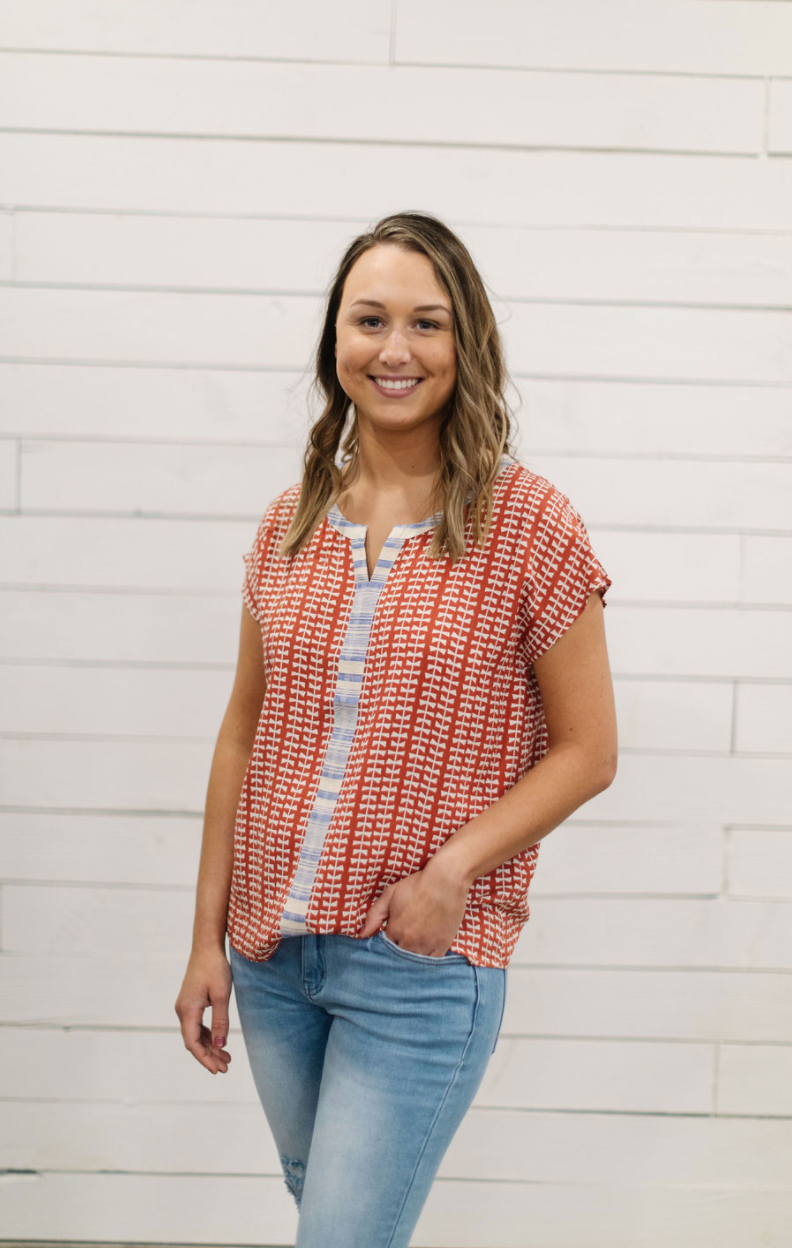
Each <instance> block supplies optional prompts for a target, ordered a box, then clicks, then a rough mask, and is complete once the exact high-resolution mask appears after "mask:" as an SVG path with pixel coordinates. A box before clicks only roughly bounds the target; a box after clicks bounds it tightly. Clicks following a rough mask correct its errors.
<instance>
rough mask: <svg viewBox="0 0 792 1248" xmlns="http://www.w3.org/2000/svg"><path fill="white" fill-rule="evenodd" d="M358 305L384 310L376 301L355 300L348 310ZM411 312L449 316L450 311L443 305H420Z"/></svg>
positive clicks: (383, 305)
mask: <svg viewBox="0 0 792 1248" xmlns="http://www.w3.org/2000/svg"><path fill="white" fill-rule="evenodd" d="M359 303H365V304H366V305H367V306H368V307H370V308H382V309H383V310H384V308H385V304H384V303H380V302H379V301H378V300H377V299H356V300H355V302H354V303H351V304H350V305H349V307H350V310H351V309H352V308H356V307H357V305H358V304H359ZM413 312H448V313H449V315H450V313H451V309H450V308H447V307H446V306H445V304H444V303H422V304H421V305H420V306H419V307H417V308H413Z"/></svg>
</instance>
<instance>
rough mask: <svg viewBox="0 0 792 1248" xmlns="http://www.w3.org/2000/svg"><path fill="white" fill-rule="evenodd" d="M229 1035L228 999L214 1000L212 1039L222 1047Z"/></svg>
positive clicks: (218, 1046) (217, 1045)
mask: <svg viewBox="0 0 792 1248" xmlns="http://www.w3.org/2000/svg"><path fill="white" fill-rule="evenodd" d="M227 1035H228V1001H227V1000H226V1001H212V1040H213V1042H214V1044H215V1047H217V1048H222V1047H223V1045H224V1044H225V1042H226V1036H227Z"/></svg>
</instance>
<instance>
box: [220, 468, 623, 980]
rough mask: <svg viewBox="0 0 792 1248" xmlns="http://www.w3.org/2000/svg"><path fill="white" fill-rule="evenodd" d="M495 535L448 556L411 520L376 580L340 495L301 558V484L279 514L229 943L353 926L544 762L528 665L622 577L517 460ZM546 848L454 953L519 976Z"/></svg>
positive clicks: (393, 538) (519, 858) (267, 531)
mask: <svg viewBox="0 0 792 1248" xmlns="http://www.w3.org/2000/svg"><path fill="white" fill-rule="evenodd" d="M493 488H494V507H493V518H492V526H491V529H490V532H489V536H488V538H487V541H486V544H485V546H484V547H483V548H479V547H474V546H473V545H472V541H471V528H472V526H471V522H470V521H468V525H467V538H468V551H467V554H466V555H465V556H464V557H463V558H462V559H461V560H458V561H457V563H456V564H455V565H452V564H451V562H450V559H449V558H448V557H447V556H444V557H442V558H441V559H439V560H435V559H431V558H429V557H428V555H427V549H428V547H429V544H430V542H431V538H432V532H431V531H432V528H433V526H434V525H435V523H436V522H437V519H438V517H439V515H440V514H441V513H437V514H436V515H435V516H433V517H431V518H430V519H427V520H424V521H421V522H420V523H418V524H405V525H396V526H395V527H394V528H393V529H392V531H391V533H390V534H389V536H388V539H387V540H386V542H385V545H384V546H383V549H382V553H381V555H380V558H379V560H378V563H377V566H376V568H375V569H374V575H373V576H372V578H371V580H369V577H368V569H367V566H366V553H365V545H364V543H365V537H366V528H365V526H364V525H362V524H353V523H352V522H351V521H349V520H347V519H346V518H345V517H344V516H343V515H342V514H341V512H340V511H339V510H338V507H337V506H335V505H334V506H332V507H331V508H330V509H329V510H328V512H327V514H326V516H325V517H324V518H323V519H322V521H321V522H320V523H319V525H318V526H317V527H316V529H315V530H314V533H313V535H312V536H311V538H310V540H309V541H308V543H307V544H306V545H305V546H304V547H303V549H302V550H301V551H300V552H299V553H298V554H296V555H291V556H288V557H287V558H280V557H279V556H278V554H277V548H278V546H279V544H280V542H281V540H282V539H283V536H284V534H285V533H286V530H287V528H288V526H289V521H290V519H291V516H292V515H293V513H294V509H295V507H296V505H297V501H298V498H299V494H300V484H299V483H298V484H296V485H292V486H289V487H288V488H287V489H285V490H284V491H283V492H282V493H280V494H279V495H278V496H277V497H276V498H274V499H273V501H272V502H271V503H270V504H269V506H268V507H267V509H266V511H265V513H264V516H263V518H262V520H261V523H260V524H259V527H258V530H257V532H256V535H255V539H254V542H253V546H252V548H251V550H250V551H249V552H248V554H246V555H245V556H244V561H245V575H244V581H243V587H242V595H243V600H244V602H245V604H246V605H247V607H248V610H249V611H250V612H251V614H252V615H253V616H254V617H255V618H256V620H257V621H258V622H259V625H260V627H261V633H262V641H263V652H264V667H265V676H266V692H265V696H264V703H263V705H262V708H261V716H260V719H259V723H258V728H257V731H256V736H255V741H254V744H253V749H252V752H251V755H250V761H249V763H248V767H247V771H246V773H245V778H244V783H243V787H242V793H241V796H240V800H239V805H238V809H237V813H236V822H235V834H234V865H233V875H232V881H231V891H230V897H229V910H228V935H229V939H230V942H231V944H232V945H233V947H234V948H235V949H237V950H238V951H239V952H240V953H241V954H243V955H244V956H245V957H247V958H250V959H252V960H254V961H266V960H267V959H268V958H270V957H271V956H272V954H273V953H274V952H275V949H276V948H277V946H278V944H279V943H280V941H281V939H283V938H287V937H289V936H299V935H301V934H305V933H308V932H311V933H322V932H335V933H344V934H345V935H348V936H353V937H354V936H357V934H358V931H359V929H360V927H361V925H362V923H363V921H364V919H365V917H366V913H367V911H368V909H369V907H370V906H371V904H372V903H373V902H374V901H375V899H376V898H377V897H378V896H379V895H380V893H382V891H383V890H384V889H385V887H386V885H388V884H391V883H394V882H395V881H397V880H400V879H402V878H404V877H405V876H407V875H410V874H412V873H413V872H415V871H419V870H420V869H421V868H422V867H423V866H425V864H426V862H427V861H428V860H429V859H430V858H431V857H432V855H433V854H434V853H435V852H436V851H437V850H438V849H439V847H440V846H441V845H442V844H443V842H444V841H445V840H447V839H448V837H449V836H452V835H453V833H454V832H455V831H456V830H457V829H458V828H460V827H462V825H463V824H465V823H467V822H469V821H470V820H471V819H472V818H473V817H474V816H475V815H478V814H479V813H480V812H481V811H483V810H484V809H486V807H487V806H490V805H491V804H492V803H493V802H495V801H497V799H498V798H499V797H501V795H502V794H503V793H505V792H506V791H507V789H509V788H511V787H512V785H514V784H515V783H516V782H517V780H519V779H520V777H521V776H522V775H524V774H525V772H527V771H528V770H529V769H530V768H531V767H533V766H534V764H535V763H537V762H538V761H539V760H540V759H541V758H542V757H544V755H545V754H546V753H547V730H546V725H545V720H544V712H543V707H542V699H541V694H540V691H539V685H538V683H537V680H536V676H535V674H534V671H533V668H532V664H533V662H534V660H535V659H536V658H538V656H539V655H541V654H543V653H544V652H545V651H546V650H547V649H549V647H550V646H551V645H552V644H553V642H554V641H556V640H557V639H558V638H559V637H560V636H561V635H562V634H563V633H564V632H566V630H567V629H568V628H569V627H570V625H571V624H572V623H573V622H574V621H575V620H576V619H577V617H578V616H579V615H580V613H581V612H582V611H583V608H584V607H585V605H586V600H587V598H588V597H589V595H590V594H591V593H592V592H593V591H594V590H599V591H600V593H601V594H602V596H603V598H604V595H605V592H606V590H607V588H608V586H609V585H611V583H612V582H611V579H610V577H609V576H608V574H607V573H606V571H605V569H604V568H603V566H602V564H601V563H600V562H599V560H598V559H597V556H596V555H595V553H594V551H593V549H592V546H591V542H590V540H589V536H588V533H587V531H586V528H585V525H584V523H583V520H582V519H581V517H580V515H579V514H578V512H577V511H576V510H575V508H574V507H573V506H572V504H571V503H570V501H569V499H568V498H567V496H566V495H565V494H562V493H561V491H560V490H558V489H557V488H556V487H555V486H554V485H552V484H551V482H550V481H548V480H547V479H546V478H545V477H541V476H538V475H537V474H536V473H534V472H531V471H530V470H529V469H527V468H525V467H523V465H522V464H520V463H519V462H518V461H516V460H514V459H511V458H509V457H507V456H504V457H503V459H502V461H501V467H500V471H499V473H498V476H497V477H496V479H495V483H494V487H493ZM538 854H539V843H537V844H536V845H532V846H530V848H528V849H526V850H524V851H522V852H521V853H519V854H517V855H516V856H515V857H514V858H510V859H509V860H508V861H507V862H504V863H502V864H501V865H500V866H499V867H497V868H496V869H495V870H494V871H491V872H490V873H489V874H488V875H484V876H480V877H479V878H478V879H477V880H475V881H474V883H473V885H472V887H471V889H470V892H469V894H468V900H467V906H466V908H465V913H464V915H463V918H462V922H461V925H460V927H459V930H458V932H457V935H456V937H455V939H454V941H453V943H452V945H451V946H450V948H451V949H452V950H454V951H455V952H457V953H462V954H464V955H465V957H467V958H468V960H469V961H470V962H472V963H473V964H474V965H478V966H495V967H506V966H507V965H508V963H509V960H510V958H511V956H512V953H513V952H514V947H515V945H516V943H517V938H518V936H519V934H520V930H521V928H522V926H523V924H525V923H526V922H527V921H528V918H529V913H530V911H529V907H528V900H527V897H528V887H529V884H530V882H531V878H532V876H533V873H534V870H535V868H536V862H537V858H538Z"/></svg>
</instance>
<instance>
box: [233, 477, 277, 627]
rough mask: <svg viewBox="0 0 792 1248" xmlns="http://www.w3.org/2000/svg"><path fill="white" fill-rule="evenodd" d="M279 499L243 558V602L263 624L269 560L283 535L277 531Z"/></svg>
mask: <svg viewBox="0 0 792 1248" xmlns="http://www.w3.org/2000/svg"><path fill="white" fill-rule="evenodd" d="M278 501H279V500H278V499H274V500H273V501H272V502H271V503H270V505H269V507H268V508H267V510H266V511H265V512H264V515H263V517H262V519H261V521H260V523H259V526H258V528H257V529H256V535H255V537H254V538H253V545H252V546H251V547H250V550H249V551H247V553H246V554H244V555H243V556H242V559H243V562H244V565H245V571H244V576H243V579H242V601H243V602H244V604H245V606H246V607H247V609H248V611H249V612H250V614H251V615H252V616H253V618H254V620H257V621H258V623H259V624H261V610H262V602H261V586H262V581H263V579H264V574H265V571H266V565H267V561H268V559H269V558H270V557H271V556H272V554H273V552H274V549H275V548H276V546H277V545H279V542H280V538H281V536H282V534H281V533H280V532H279V531H277V529H276V517H277V511H278Z"/></svg>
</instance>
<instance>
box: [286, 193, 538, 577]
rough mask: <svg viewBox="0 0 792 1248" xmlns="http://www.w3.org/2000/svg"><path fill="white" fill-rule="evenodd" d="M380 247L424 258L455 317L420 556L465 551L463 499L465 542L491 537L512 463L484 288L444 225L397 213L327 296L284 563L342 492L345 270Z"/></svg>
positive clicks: (367, 240)
mask: <svg viewBox="0 0 792 1248" xmlns="http://www.w3.org/2000/svg"><path fill="white" fill-rule="evenodd" d="M382 243H388V244H395V245H396V246H398V247H403V248H404V249H405V250H407V251H416V252H420V253H421V254H423V255H425V256H427V257H428V259H429V260H430V261H431V263H432V267H433V269H434V272H435V276H436V278H437V282H438V284H439V285H440V287H441V288H442V289H443V290H444V291H445V293H446V294H447V295H448V297H449V299H450V300H451V306H452V310H453V322H454V341H455V346H456V362H457V378H456V384H455V386H454V390H453V392H452V395H451V398H450V400H449V403H448V412H447V415H446V418H445V419H444V421H443V423H442V425H441V427H440V431H439V442H440V458H441V465H440V470H439V477H438V484H437V491H438V496H439V497H440V498H441V499H442V504H441V506H442V512H443V514H442V518H441V519H440V521H439V522H438V524H437V525H436V526H435V529H434V533H433V538H432V542H431V545H430V546H429V548H428V552H427V553H428V554H429V556H430V557H432V558H440V557H441V556H442V555H443V554H445V553H447V554H448V555H449V557H450V558H451V560H452V562H454V561H456V559H458V558H461V557H462V556H463V555H464V554H466V553H467V546H466V542H465V528H466V516H465V511H466V506H467V496H468V494H470V496H471V502H472V507H473V511H472V515H473V529H472V533H473V539H474V541H475V542H477V543H479V544H481V545H483V543H484V542H485V541H486V538H487V534H488V533H489V530H490V524H491V520H492V502H493V489H492V487H493V482H494V480H495V477H496V475H497V473H498V470H499V467H500V460H501V456H502V455H503V454H508V455H511V456H512V457H515V456H514V452H513V450H512V448H511V439H512V413H511V410H510V408H509V406H508V404H507V402H506V399H505V397H504V394H503V390H504V385H505V383H506V382H507V381H509V380H510V379H509V376H508V373H507V371H506V365H505V361H504V354H503V347H502V345H501V339H500V334H499V332H498V326H497V322H496V320H495V315H494V313H493V310H492V307H491V305H490V301H489V298H488V297H487V293H486V290H485V287H484V282H483V281H482V278H481V276H480V274H479V272H478V269H477V268H476V266H475V264H474V263H473V260H472V258H471V256H470V253H469V252H468V250H467V248H466V247H465V245H464V243H463V242H462V241H461V240H460V239H459V238H458V237H457V236H456V234H454V233H453V231H452V230H450V229H449V228H448V226H447V225H444V224H443V222H442V221H439V220H438V219H437V218H436V217H433V216H430V215H429V214H427V213H419V212H398V213H394V214H392V215H391V216H388V217H383V219H382V220H381V221H378V222H377V224H376V225H375V226H373V227H372V228H371V229H370V230H368V231H366V232H365V233H364V234H359V235H358V236H357V238H355V239H353V240H352V242H351V243H350V244H349V246H348V247H347V249H346V251H345V252H344V255H343V257H342V258H341V261H340V263H339V265H338V269H337V271H336V273H335V276H334V277H333V278H332V279H331V281H330V284H329V286H328V288H327V291H326V295H325V300H326V304H325V317H324V325H323V328H322V331H321V334H320V337H319V343H318V346H317V350H316V367H315V376H314V379H313V381H312V383H311V387H310V391H313V390H316V391H317V392H318V393H319V394H320V396H321V401H322V403H323V404H324V410H323V411H322V414H321V415H320V416H319V417H318V419H317V420H316V421H314V423H313V425H312V426H311V429H310V433H309V438H308V445H307V447H306V450H305V455H304V458H303V473H302V485H301V490H300V498H299V502H298V505H297V509H296V511H295V513H294V516H293V518H292V521H291V524H290V525H289V528H288V530H287V532H286V535H285V536H284V538H283V541H282V543H281V546H280V550H279V554H280V555H281V556H284V557H285V556H287V555H291V554H296V553H297V552H298V551H299V550H301V549H302V548H303V546H304V545H305V544H306V543H307V542H308V541H309V539H310V537H311V535H312V533H313V532H314V530H315V528H316V526H317V524H318V523H319V522H320V520H321V519H322V518H323V517H324V515H325V513H326V512H327V510H328V509H329V508H330V507H331V506H332V505H333V503H334V502H335V500H336V499H337V498H338V496H339V495H340V493H341V492H342V489H343V487H344V484H345V482H346V479H347V476H348V473H349V469H350V467H352V466H354V463H355V457H356V455H357V450H358V421H357V413H356V412H355V414H354V416H353V419H352V421H351V423H350V427H349V429H348V430H347V431H346V434H345V433H344V429H345V425H346V422H347V414H348V410H349V408H350V405H351V400H350V399H349V397H348V395H347V394H346V393H345V391H344V390H343V389H342V387H341V383H340V382H339V380H338V376H337V373H336V358H335V343H336V330H335V325H336V320H337V318H338V311H339V307H340V305H341V299H342V295H343V291H344V284H345V282H346V279H347V277H348V275H349V272H350V270H351V268H352V266H353V265H354V263H355V261H356V260H358V259H359V257H360V256H362V255H363V253H364V252H366V251H368V250H369V249H370V248H371V247H376V246H378V245H379V244H382ZM310 391H309V393H310ZM352 406H353V405H352ZM339 447H340V449H341V451H342V455H343V462H342V466H341V467H339V466H338V464H337V462H336V459H337V455H338V450H339ZM482 512H483V513H484V519H483V522H482Z"/></svg>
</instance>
